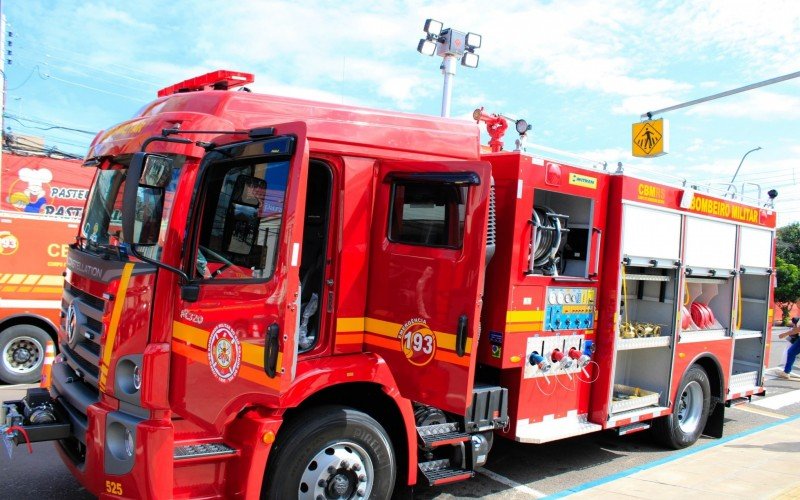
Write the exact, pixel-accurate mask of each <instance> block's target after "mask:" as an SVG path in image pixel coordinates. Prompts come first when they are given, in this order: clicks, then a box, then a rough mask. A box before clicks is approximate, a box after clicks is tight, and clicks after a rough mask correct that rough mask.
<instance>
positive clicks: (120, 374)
mask: <svg viewBox="0 0 800 500" xmlns="http://www.w3.org/2000/svg"><path fill="white" fill-rule="evenodd" d="M115 376H116V380H117V385H118V386H119V388H120V389H122V391H123V392H124V393H125V394H128V395H134V394H136V393H137V392H139V389H140V388H141V387H142V370H141V368H140V367H139V365H138V364H137V363H136V362H134V361H133V360H131V359H130V358H127V359H123V360H120V362H119V363H117V372H116V375H115Z"/></svg>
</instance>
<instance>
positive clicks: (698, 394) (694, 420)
mask: <svg viewBox="0 0 800 500" xmlns="http://www.w3.org/2000/svg"><path fill="white" fill-rule="evenodd" d="M677 395H678V397H677V401H676V402H675V406H674V408H673V409H672V414H671V415H669V416H666V417H664V418H659V419H657V420H656V421H655V422H653V434H654V436H655V438H656V440H657V441H658V442H660V443H661V444H663V445H664V446H667V447H669V448H673V449H675V450H679V449H681V448H686V447H687V446H691V445H693V444H694V443H695V442H696V441H697V440H698V439H699V438H700V434H702V432H703V428H704V427H705V426H706V421H707V420H708V412H709V408H710V405H711V384H710V383H709V381H708V375H707V374H706V371H705V370H703V369H702V368H701V367H699V366H693V367H691V368H690V369H689V370H688V371H687V372H686V374H685V375H684V376H683V380H681V385H680V387H679V388H678V393H677Z"/></svg>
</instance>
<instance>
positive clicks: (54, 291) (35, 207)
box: [0, 151, 94, 384]
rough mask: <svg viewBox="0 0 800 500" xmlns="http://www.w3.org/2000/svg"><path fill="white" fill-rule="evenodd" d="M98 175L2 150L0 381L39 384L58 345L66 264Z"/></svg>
mask: <svg viewBox="0 0 800 500" xmlns="http://www.w3.org/2000/svg"><path fill="white" fill-rule="evenodd" d="M92 170H93V169H85V168H83V169H82V168H81V162H80V161H77V160H69V159H65V158H50V157H47V156H42V155H28V154H21V153H19V152H11V151H3V153H2V175H0V380H2V381H3V382H6V383H9V384H17V383H26V382H35V381H38V380H39V372H40V370H41V367H42V363H43V360H44V351H45V349H44V348H45V344H46V342H47V341H48V340H52V341H54V342H55V341H56V339H57V334H58V326H57V325H58V324H59V311H60V310H61V292H62V288H63V283H64V278H63V273H64V269H65V258H66V256H67V251H68V244H69V243H70V242H72V241H74V240H75V233H76V232H77V230H78V223H79V222H80V220H81V212H82V211H83V204H84V203H86V193H88V189H87V188H88V187H89V184H91V182H92V176H93V175H94V172H93V171H92Z"/></svg>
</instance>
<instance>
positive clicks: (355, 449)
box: [262, 406, 396, 500]
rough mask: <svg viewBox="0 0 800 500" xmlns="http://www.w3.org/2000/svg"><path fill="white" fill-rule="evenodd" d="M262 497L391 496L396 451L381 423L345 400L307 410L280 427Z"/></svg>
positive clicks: (278, 499)
mask: <svg viewBox="0 0 800 500" xmlns="http://www.w3.org/2000/svg"><path fill="white" fill-rule="evenodd" d="M271 454H274V455H273V456H274V458H272V457H270V465H269V466H268V471H267V474H266V478H265V479H266V480H265V483H264V486H263V488H262V498H268V499H272V500H283V499H286V500H288V499H300V500H306V499H308V500H317V499H320V498H322V499H368V498H369V499H388V498H390V497H391V495H392V490H393V488H394V482H395V474H396V473H395V470H396V464H395V455H394V450H393V448H392V443H391V441H390V440H389V437H388V436H387V435H386V431H385V430H384V429H383V427H381V425H380V424H379V423H378V422H377V421H375V419H373V418H372V417H370V416H369V415H367V414H365V413H362V412H359V411H356V410H353V409H350V408H345V407H342V406H324V407H320V408H316V409H314V410H311V411H309V412H308V413H305V414H304V415H302V416H301V417H300V418H298V419H296V420H294V421H293V422H291V423H290V424H289V425H288V427H287V428H286V429H285V430H283V431H282V432H281V434H280V435H279V437H278V441H277V442H276V444H275V446H274V447H273V449H272V452H271Z"/></svg>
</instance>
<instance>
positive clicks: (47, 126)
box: [3, 113, 97, 136]
mask: <svg viewBox="0 0 800 500" xmlns="http://www.w3.org/2000/svg"><path fill="white" fill-rule="evenodd" d="M3 117H4V118H7V119H9V120H14V121H15V122H17V123H19V124H20V125H22V126H23V127H26V128H33V129H37V130H68V131H70V132H79V133H81V134H88V135H91V136H94V135H96V134H97V131H94V132H92V131H91V130H83V129H79V128H74V127H66V126H63V125H57V124H55V123H48V122H44V121H40V120H34V119H31V118H25V117H22V116H15V115H12V114H11V113H4V114H3ZM25 121H27V122H30V123H36V124H39V125H45V126H44V127H36V126H33V125H27V124H25V123H23V122H25Z"/></svg>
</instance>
